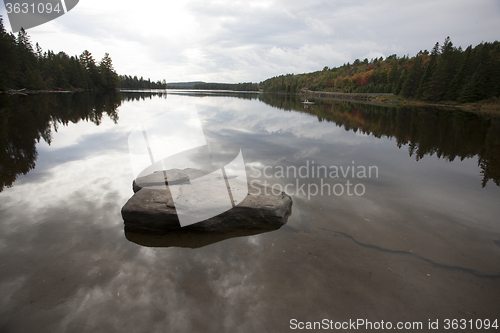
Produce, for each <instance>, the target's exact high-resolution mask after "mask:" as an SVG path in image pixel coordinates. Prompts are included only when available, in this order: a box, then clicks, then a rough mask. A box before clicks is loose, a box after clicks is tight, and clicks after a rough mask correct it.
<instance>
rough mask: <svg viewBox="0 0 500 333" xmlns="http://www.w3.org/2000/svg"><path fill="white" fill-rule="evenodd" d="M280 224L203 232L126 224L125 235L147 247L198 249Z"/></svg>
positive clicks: (271, 229)
mask: <svg viewBox="0 0 500 333" xmlns="http://www.w3.org/2000/svg"><path fill="white" fill-rule="evenodd" d="M279 228H280V227H279V226H271V227H268V228H266V229H264V228H262V229H246V230H243V229H242V230H231V231H228V232H210V233H208V232H202V231H195V230H178V231H169V232H167V233H159V232H146V231H145V230H144V229H139V228H134V227H129V226H125V228H124V232H125V237H126V238H127V240H129V241H130V242H132V243H135V244H138V245H141V246H145V247H182V248H191V249H197V248H200V247H204V246H208V245H211V244H214V243H218V242H221V241H223V240H226V239H231V238H237V237H248V236H254V235H259V234H263V233H267V232H271V231H275V230H278V229H279Z"/></svg>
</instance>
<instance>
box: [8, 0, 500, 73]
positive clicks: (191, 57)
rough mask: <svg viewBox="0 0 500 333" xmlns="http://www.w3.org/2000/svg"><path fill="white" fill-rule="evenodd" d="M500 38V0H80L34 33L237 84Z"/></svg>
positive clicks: (123, 60)
mask: <svg viewBox="0 0 500 333" xmlns="http://www.w3.org/2000/svg"><path fill="white" fill-rule="evenodd" d="M0 7H1V10H0V14H2V16H3V18H4V21H5V26H6V28H7V30H8V31H10V24H9V21H8V18H7V15H6V12H5V7H4V6H3V5H0ZM499 32H500V1H499V0H474V1H471V0H430V1H428V0H419V1H411V2H410V1H401V0H399V1H398V0H378V1H373V0H372V1H355V0H346V1H333V0H332V1H314V0H312V1H311V0H300V1H295V0H292V1H286V0H276V1H267V0H262V1H239V0H228V1H226V0H219V1H207V0H190V1H183V0H176V1H171V0H166V1H165V0H164V1H152V0H142V1H131V0H120V1H114V0H106V1H103V0H80V2H79V3H78V5H77V6H76V7H75V8H74V9H73V10H71V11H70V12H68V13H67V14H66V15H64V16H62V17H59V18H57V19H55V20H54V21H51V22H48V23H46V24H43V25H41V26H38V27H35V28H31V29H28V34H29V35H30V36H31V39H32V42H38V43H39V44H40V45H41V46H42V48H43V49H44V50H47V49H51V50H54V51H56V52H58V51H64V52H66V53H68V54H69V55H79V54H81V52H82V51H83V50H85V49H88V50H89V51H90V52H91V53H92V54H93V55H94V58H95V59H96V60H100V59H101V58H102V57H103V56H104V53H105V52H108V53H110V55H111V58H112V59H113V64H114V67H115V69H116V71H117V72H118V73H119V74H130V75H137V76H144V77H145V78H151V79H152V80H155V81H156V80H161V79H165V80H167V82H173V81H194V80H200V81H206V82H231V83H232V82H248V81H252V82H260V81H262V80H265V79H266V78H269V77H272V76H276V75H280V74H286V73H295V74H297V73H304V72H311V71H316V70H321V69H322V68H323V67H325V66H329V67H336V66H340V65H342V64H343V63H346V62H351V63H352V61H353V60H354V59H356V58H359V59H361V60H362V59H364V58H368V59H371V58H374V57H380V56H383V57H386V56H389V55H391V54H394V53H396V54H398V55H399V56H403V55H407V54H409V55H410V56H412V55H415V54H416V53H417V52H418V51H419V50H424V49H428V50H430V49H432V47H433V46H434V44H435V43H436V42H440V43H441V44H442V42H443V40H444V39H445V38H446V36H450V37H451V40H452V42H453V44H454V45H455V46H462V47H463V48H465V47H467V46H468V45H470V44H472V45H473V46H475V45H477V44H479V43H481V42H482V41H488V42H493V41H495V40H498V39H500V36H499Z"/></svg>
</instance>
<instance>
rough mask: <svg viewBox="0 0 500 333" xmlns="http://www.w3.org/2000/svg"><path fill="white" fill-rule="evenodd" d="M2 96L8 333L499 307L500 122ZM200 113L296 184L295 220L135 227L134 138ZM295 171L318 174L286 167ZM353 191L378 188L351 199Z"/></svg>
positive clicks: (3, 311)
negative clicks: (167, 118) (228, 228)
mask: <svg viewBox="0 0 500 333" xmlns="http://www.w3.org/2000/svg"><path fill="white" fill-rule="evenodd" d="M0 98H1V100H0V110H1V113H2V118H1V119H2V131H1V133H2V134H1V135H2V136H1V146H0V147H1V150H0V154H1V156H0V161H1V170H0V171H1V175H0V178H1V184H2V192H1V193H0V267H1V270H0V292H1V295H2V297H1V299H0V330H1V331H4V332H28V331H36V332H62V331H96V332H114V331H127V332H144V331H149V332H167V331H168V332H221V331H222V332H225V331H227V332H234V331H240V332H256V331H269V332H282V331H288V330H289V329H290V320H291V319H293V318H295V319H297V320H299V321H320V320H322V319H324V318H327V319H329V320H334V321H348V320H349V319H352V320H356V319H358V318H363V319H367V320H371V321H381V320H384V321H385V322H387V321H392V322H393V323H394V324H395V323H396V322H398V321H412V322H413V321H421V322H423V323H424V325H427V322H428V320H429V319H431V320H436V319H439V320H440V321H441V322H442V321H443V320H444V319H446V318H457V319H462V318H464V319H467V320H469V319H474V320H475V319H486V318H489V319H494V318H496V317H497V316H498V314H499V313H500V304H499V302H498V295H500V220H499V216H500V206H499V205H498V202H499V199H500V188H499V186H498V183H499V179H500V120H499V119H498V118H494V117H485V116H479V115H476V114H472V113H467V112H460V111H456V110H455V111H450V110H441V109H432V108H389V107H380V106H375V105H369V104H359V103H358V104H356V103H351V102H346V101H340V102H333V101H321V100H317V101H316V104H315V105H312V106H308V107H307V108H304V106H303V105H301V103H300V99H299V98H296V97H290V96H289V97H283V96H274V95H262V94H261V95H258V94H228V93H223V94H221V93H216V92H200V93H194V92H182V91H180V92H173V93H169V94H168V95H167V94H163V93H159V94H156V93H149V94H140V93H134V92H129V93H122V94H121V95H120V94H117V95H108V96H100V95H86V94H52V95H33V96H0ZM188 105H196V108H197V110H198V113H199V115H200V118H201V120H202V125H203V130H204V134H205V136H206V138H207V140H208V141H213V142H231V143H233V144H238V145H239V146H240V147H241V150H242V153H243V157H244V160H245V162H246V167H247V174H248V175H249V180H251V181H258V182H259V183H261V184H262V183H264V182H267V184H268V186H270V187H273V186H274V188H275V189H278V188H285V187H286V185H288V184H291V185H290V186H288V187H287V190H288V192H289V193H290V195H291V196H292V198H293V210H292V215H291V216H290V218H289V220H288V223H287V224H286V225H285V226H283V227H282V228H280V229H278V230H275V231H271V232H265V233H257V234H254V235H248V234H244V233H241V234H238V233H236V234H231V235H225V236H221V235H211V236H207V237H205V236H200V235H189V234H185V235H180V236H178V237H173V238H170V239H169V238H168V237H167V238H158V237H156V236H151V237H148V236H140V237H139V238H137V237H135V238H134V235H133V234H125V232H124V229H123V220H122V218H121V215H120V209H121V207H122V206H123V205H124V204H125V202H126V201H127V200H128V199H129V198H130V197H131V196H132V194H133V192H132V186H131V184H132V180H133V176H132V170H131V167H130V162H129V156H128V146H127V139H128V135H129V133H130V132H131V131H132V130H133V129H134V128H135V126H137V124H139V123H141V122H144V121H147V120H149V119H151V118H153V117H155V116H157V115H161V114H163V113H165V112H168V111H169V110H175V109H179V108H181V107H183V106H188ZM313 166H314V168H316V170H318V169H317V167H318V166H324V167H326V168H327V169H328V170H333V169H335V168H338V169H339V170H340V168H343V170H344V171H345V170H346V169H347V167H356V171H358V170H360V169H359V168H360V167H366V168H368V167H370V166H371V167H376V169H372V170H377V173H376V174H375V172H374V173H373V174H372V175H371V176H370V177H368V176H365V177H359V175H358V173H357V172H356V173H355V174H354V175H353V174H352V173H349V172H348V173H346V174H345V175H343V174H342V173H341V174H340V175H339V177H338V178H334V177H329V176H325V175H324V174H322V175H320V176H319V177H318V176H317V173H316V175H315V177H313V176H312V170H313V169H314V168H313ZM287 167H288V170H293V169H294V168H295V170H299V169H300V168H301V167H302V169H301V170H302V171H303V173H302V175H304V174H305V173H304V172H305V170H306V167H308V171H309V174H308V177H302V176H300V175H298V176H297V175H294V174H291V173H288V174H279V173H277V172H278V171H279V170H280V169H285V170H286V168H287ZM265 168H266V169H265ZM264 169H265V170H266V173H265V174H264ZM350 170H351V169H350ZM268 176H269V177H268ZM361 176H362V174H361ZM348 182H349V184H352V189H354V186H355V185H357V184H360V185H359V186H358V187H357V189H358V194H360V191H361V189H364V191H363V194H362V195H357V194H356V193H354V194H353V193H352V192H351V194H352V195H348V194H347V192H344V193H342V194H341V195H338V194H339V193H340V192H339V191H340V189H341V188H343V189H344V190H347V187H348V185H347V184H348ZM325 184H327V185H328V186H327V185H325ZM361 185H362V187H361ZM301 186H303V187H302V189H303V191H301V190H300V188H301ZM315 186H317V188H323V189H325V192H324V193H323V195H320V194H315V195H313V194H312V192H311V191H313V190H314V188H315ZM335 186H336V187H335ZM328 187H329V188H330V189H332V188H333V187H335V189H336V190H337V192H336V193H332V192H330V193H327V192H326V190H327V189H328ZM308 189H310V190H308ZM136 236H137V235H136ZM424 327H426V326H424Z"/></svg>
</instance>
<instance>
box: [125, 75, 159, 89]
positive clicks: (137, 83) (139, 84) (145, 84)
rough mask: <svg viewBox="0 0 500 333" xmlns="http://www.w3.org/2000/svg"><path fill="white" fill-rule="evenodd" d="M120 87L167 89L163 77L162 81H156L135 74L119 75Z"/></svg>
mask: <svg viewBox="0 0 500 333" xmlns="http://www.w3.org/2000/svg"><path fill="white" fill-rule="evenodd" d="M119 77H120V88H122V89H167V82H166V81H165V79H163V80H162V81H160V80H158V81H156V82H154V81H151V79H149V78H148V79H147V80H144V78H143V77H142V76H141V78H138V77H137V76H134V77H132V76H130V75H120V76H119Z"/></svg>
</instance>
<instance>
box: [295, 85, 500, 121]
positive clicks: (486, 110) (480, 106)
mask: <svg viewBox="0 0 500 333" xmlns="http://www.w3.org/2000/svg"><path fill="white" fill-rule="evenodd" d="M295 95H299V96H311V95H312V96H313V97H318V98H325V97H326V98H330V99H353V100H357V101H361V102H363V101H366V102H372V103H376V104H380V105H385V106H434V107H440V108H448V109H461V110H464V111H469V112H477V113H480V114H490V115H497V116H498V115H500V100H499V99H495V100H492V101H491V100H490V101H489V102H487V101H480V102H476V103H463V104H462V103H458V102H450V101H442V102H426V101H419V100H413V99H405V98H403V97H401V96H398V95H394V94H392V93H340V92H328V91H310V90H307V91H305V92H302V93H298V94H295ZM322 95H326V96H322Z"/></svg>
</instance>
